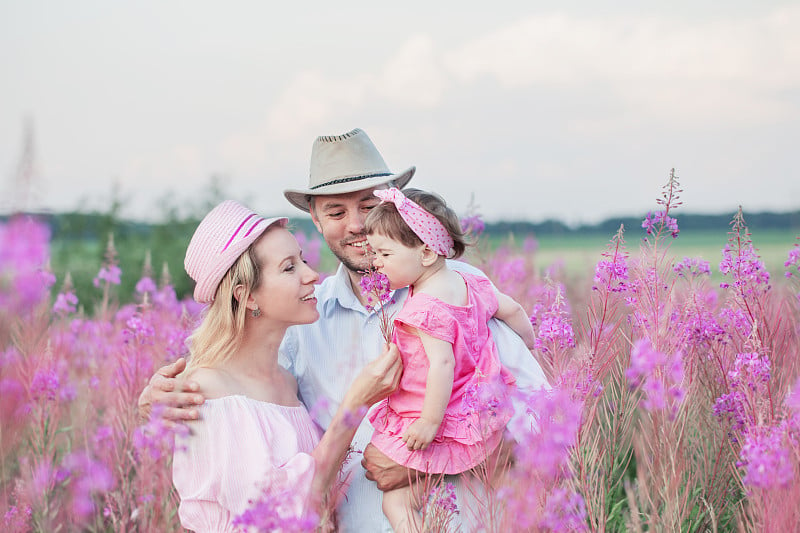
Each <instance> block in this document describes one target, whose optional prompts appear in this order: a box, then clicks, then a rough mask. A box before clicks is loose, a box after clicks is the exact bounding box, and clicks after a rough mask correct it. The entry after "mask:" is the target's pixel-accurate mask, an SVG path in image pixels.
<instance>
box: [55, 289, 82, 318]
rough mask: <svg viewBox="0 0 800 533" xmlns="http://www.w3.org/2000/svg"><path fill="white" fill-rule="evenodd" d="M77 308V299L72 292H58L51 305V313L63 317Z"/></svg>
mask: <svg viewBox="0 0 800 533" xmlns="http://www.w3.org/2000/svg"><path fill="white" fill-rule="evenodd" d="M77 306H78V297H77V296H75V293H74V292H73V291H69V292H60V293H58V296H56V303H54V304H53V312H54V313H58V314H63V315H68V314H70V313H74V312H75V310H76V309H77Z"/></svg>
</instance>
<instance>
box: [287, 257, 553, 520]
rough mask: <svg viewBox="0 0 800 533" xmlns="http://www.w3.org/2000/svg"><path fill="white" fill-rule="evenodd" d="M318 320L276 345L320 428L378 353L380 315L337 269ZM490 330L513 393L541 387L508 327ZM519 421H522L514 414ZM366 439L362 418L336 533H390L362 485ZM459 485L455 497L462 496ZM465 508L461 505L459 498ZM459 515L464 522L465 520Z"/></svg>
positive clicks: (496, 324) (368, 431)
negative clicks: (509, 375)
mask: <svg viewBox="0 0 800 533" xmlns="http://www.w3.org/2000/svg"><path fill="white" fill-rule="evenodd" d="M448 266H449V267H450V268H452V269H453V270H459V271H462V272H471V273H474V274H479V275H480V274H482V273H481V272H480V271H479V270H477V269H475V268H474V267H472V266H470V265H467V264H466V263H462V262H459V261H448ZM315 296H316V297H317V309H318V310H319V314H320V318H319V320H317V321H316V322H314V323H313V324H304V325H300V326H292V327H291V328H289V330H288V331H287V333H286V337H285V338H284V341H283V344H282V345H281V364H283V365H284V366H285V367H286V368H287V369H289V371H290V372H291V373H292V374H293V375H294V376H295V377H296V378H297V383H298V387H299V391H300V398H301V399H302V401H303V403H304V404H305V405H306V407H308V409H309V411H311V413H312V416H313V417H314V419H315V420H316V421H317V423H318V424H319V425H320V426H321V427H322V428H323V429H325V428H327V427H328V425H329V424H330V422H331V420H332V419H333V416H334V414H335V413H336V410H337V409H338V407H339V404H340V402H341V400H342V398H344V394H345V392H346V391H347V389H348V388H349V386H350V384H351V383H352V381H353V379H354V378H355V377H356V376H357V375H358V373H359V372H360V371H361V369H362V368H363V366H364V365H365V364H367V363H368V362H369V361H371V360H373V359H375V358H376V357H377V356H378V355H379V354H380V353H381V351H382V349H383V345H384V340H383V336H382V334H381V328H380V319H381V318H380V313H381V309H380V308H379V309H376V310H368V309H366V308H365V307H364V306H363V305H362V304H361V302H359V300H358V298H357V297H356V295H355V294H354V293H353V289H352V286H351V285H350V277H349V276H348V273H347V270H346V269H345V268H344V266H342V265H340V266H339V269H338V270H337V271H336V274H335V275H333V276H330V277H328V278H326V279H325V280H324V281H323V282H322V283H321V284H320V285H318V286H317V288H316V291H315ZM407 296H408V289H399V290H397V291H395V293H394V298H393V301H392V302H391V303H389V304H386V305H385V306H384V307H383V311H384V312H386V313H389V314H390V315H392V314H394V313H396V312H397V311H399V310H400V308H401V307H402V306H403V302H404V301H405V299H406V297H407ZM491 322H492V323H491V324H490V329H491V331H492V335H493V337H494V340H495V343H496V344H497V348H498V352H499V354H500V360H501V362H502V363H503V365H504V366H505V367H506V368H508V369H509V370H510V371H511V373H512V374H514V376H515V377H516V378H517V386H518V387H519V388H520V389H524V390H534V389H539V388H542V387H545V386H547V381H546V378H545V376H544V373H543V372H542V369H541V367H540V366H539V364H538V363H537V362H536V360H535V359H534V358H533V356H532V355H531V353H530V352H529V351H528V349H527V348H526V347H525V344H524V343H523V342H522V339H520V337H519V336H517V334H516V333H514V331H513V330H512V329H511V328H509V327H508V326H507V325H506V324H504V323H502V322H500V321H498V320H494V319H493V320H492V321H491ZM518 415H519V416H524V413H518ZM371 436H372V426H371V425H370V423H369V421H368V420H367V419H366V418H365V419H364V421H363V422H362V423H361V425H360V426H359V428H358V431H357V432H356V436H355V438H354V439H353V448H354V450H355V452H354V453H352V454H351V455H350V459H349V461H348V463H347V464H346V465H345V468H344V471H345V473H348V474H349V476H350V486H349V488H348V491H347V496H346V498H347V499H346V501H345V502H344V503H343V504H342V505H341V506H340V508H339V526H340V530H341V531H348V532H367V533H371V532H391V531H392V529H391V526H390V525H389V522H388V520H386V518H385V517H384V515H383V512H382V510H381V498H382V493H381V491H379V490H378V488H377V485H376V484H375V483H374V482H373V481H369V480H368V479H367V478H366V477H364V473H365V471H364V469H363V468H362V467H361V458H362V452H363V450H364V448H365V447H366V446H367V444H368V443H369V441H370V438H371ZM456 484H457V492H458V493H461V494H465V493H466V492H467V491H466V490H464V489H463V487H459V486H458V485H459V483H456ZM460 497H461V498H462V501H463V497H462V496H460ZM464 510H465V509H462V514H461V517H462V519H465V520H469V518H468V516H465V513H464Z"/></svg>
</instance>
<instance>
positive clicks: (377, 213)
mask: <svg viewBox="0 0 800 533" xmlns="http://www.w3.org/2000/svg"><path fill="white" fill-rule="evenodd" d="M403 194H404V195H405V196H406V198H408V199H409V200H411V201H412V202H414V203H416V204H417V205H419V206H420V207H421V208H423V209H424V210H425V211H427V212H428V213H430V214H432V215H433V216H435V217H436V218H437V219H438V220H439V222H441V223H442V225H443V226H444V228H445V230H447V232H448V233H449V234H450V236H451V237H452V238H453V253H452V254H451V255H450V256H449V257H448V259H456V258H458V257H461V255H462V254H463V253H464V251H465V250H466V249H467V246H469V245H470V244H471V243H470V242H468V241H467V237H466V236H465V235H464V231H463V230H462V229H461V221H460V220H459V219H458V215H456V213H455V211H453V210H452V209H450V207H448V206H447V203H446V202H445V201H444V199H442V197H441V196H439V195H438V194H436V193H432V192H425V191H421V190H419V189H412V188H406V189H403ZM364 225H365V226H366V233H367V235H372V234H375V233H377V234H379V235H383V236H385V237H388V238H390V239H393V240H395V241H398V242H400V243H402V244H404V245H405V246H409V247H414V246H419V245H420V244H423V243H422V239H420V238H419V237H418V236H417V234H416V233H414V230H412V229H411V228H410V227H409V226H408V224H406V221H405V220H403V218H402V217H401V216H400V213H398V212H397V208H396V207H395V205H394V204H393V203H391V202H382V203H380V204H378V205H377V206H375V207H373V208H372V209H371V210H370V212H369V215H367V219H366V221H365V222H364Z"/></svg>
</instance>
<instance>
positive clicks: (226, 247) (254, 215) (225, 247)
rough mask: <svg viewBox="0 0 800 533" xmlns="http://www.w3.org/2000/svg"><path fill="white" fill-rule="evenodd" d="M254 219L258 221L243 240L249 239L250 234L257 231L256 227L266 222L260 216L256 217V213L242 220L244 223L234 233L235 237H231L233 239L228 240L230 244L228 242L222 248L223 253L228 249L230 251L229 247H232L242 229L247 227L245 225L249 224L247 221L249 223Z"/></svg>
mask: <svg viewBox="0 0 800 533" xmlns="http://www.w3.org/2000/svg"><path fill="white" fill-rule="evenodd" d="M253 217H256V221H255V222H254V223H253V225H252V226H250V228H249V229H248V230H247V233H245V234H244V237H243V238H246V237H249V236H250V234H251V233H252V232H253V230H254V229H255V227H256V226H258V225H259V224H260V223H261V222H262V221H263V220H264V219H263V218H261V217H260V216H258V215H256V214H255V213H250V215H248V217H247V218H245V219H244V220H242V223H241V224H239V227H238V228H236V231H234V232H233V235H231V238H230V239H228V242H226V243H225V246H224V247H223V248H222V251H223V252H224V251H225V250H227V249H228V246H230V245H231V243H232V242H233V240H234V239H235V238H236V236H237V235H238V234H239V232H240V231H241V230H242V228H243V227H244V225H245V224H247V221H248V220H250V219H252V218H253Z"/></svg>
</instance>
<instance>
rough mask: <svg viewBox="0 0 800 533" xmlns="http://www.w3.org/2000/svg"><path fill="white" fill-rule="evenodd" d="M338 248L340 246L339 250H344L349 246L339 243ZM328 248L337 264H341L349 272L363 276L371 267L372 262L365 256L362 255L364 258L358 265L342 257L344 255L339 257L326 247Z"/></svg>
mask: <svg viewBox="0 0 800 533" xmlns="http://www.w3.org/2000/svg"><path fill="white" fill-rule="evenodd" d="M351 242H352V241H351ZM339 246H340V249H342V250H346V249H347V247H348V246H349V244H347V243H344V242H342V243H339ZM328 248H329V249H330V250H331V252H332V253H333V255H334V256H335V257H336V259H338V260H339V262H340V263H342V264H343V265H344V267H345V268H346V269H347V270H349V271H350V272H355V273H358V274H363V273H365V272H366V271H367V270H368V269H369V267H371V266H372V261H370V260H369V258H368V256H367V255H366V254H364V256H363V257H362V259H361V262H360V263H356V262H354V261H353V260H352V259H349V258H347V257H344V254H342V255H340V254H339V253H337V252H336V251H335V250H333V249H332V248H331V247H330V246H328Z"/></svg>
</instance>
